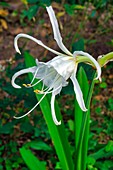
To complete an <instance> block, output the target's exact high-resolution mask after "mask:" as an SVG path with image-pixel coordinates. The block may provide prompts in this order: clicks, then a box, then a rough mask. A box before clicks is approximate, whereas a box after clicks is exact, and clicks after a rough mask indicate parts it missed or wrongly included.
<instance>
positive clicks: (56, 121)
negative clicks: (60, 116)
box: [51, 94, 61, 125]
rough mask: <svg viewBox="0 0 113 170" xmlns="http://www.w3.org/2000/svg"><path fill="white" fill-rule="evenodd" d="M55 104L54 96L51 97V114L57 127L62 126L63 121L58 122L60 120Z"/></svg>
mask: <svg viewBox="0 0 113 170" xmlns="http://www.w3.org/2000/svg"><path fill="white" fill-rule="evenodd" d="M54 102H55V95H54V94H52V97H51V112H52V117H53V121H54V123H55V124H56V125H60V124H61V121H59V122H58V120H57V118H56V114H55V107H54Z"/></svg>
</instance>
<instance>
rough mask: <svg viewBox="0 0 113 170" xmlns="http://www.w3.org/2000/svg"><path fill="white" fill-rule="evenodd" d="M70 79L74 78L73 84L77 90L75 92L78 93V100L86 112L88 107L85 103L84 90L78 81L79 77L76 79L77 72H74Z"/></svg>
mask: <svg viewBox="0 0 113 170" xmlns="http://www.w3.org/2000/svg"><path fill="white" fill-rule="evenodd" d="M70 79H71V80H72V82H73V85H74V91H75V94H76V99H77V102H78V104H79V106H80V108H81V109H82V110H83V111H84V112H86V111H87V109H86V107H85V103H84V99H83V94H82V91H81V89H80V86H79V84H78V81H77V79H76V77H75V74H73V75H72V76H71V77H70Z"/></svg>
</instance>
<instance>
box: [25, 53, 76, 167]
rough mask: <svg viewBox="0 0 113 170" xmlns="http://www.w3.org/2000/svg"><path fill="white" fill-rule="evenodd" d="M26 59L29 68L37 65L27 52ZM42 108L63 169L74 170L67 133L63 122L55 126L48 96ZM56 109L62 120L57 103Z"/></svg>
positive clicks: (43, 101) (41, 104)
mask: <svg viewBox="0 0 113 170" xmlns="http://www.w3.org/2000/svg"><path fill="white" fill-rule="evenodd" d="M24 57H25V63H26V66H27V67H32V66H34V65H35V60H34V59H33V58H32V56H31V55H29V54H28V53H27V52H25V54H24ZM30 79H32V75H31V74H30ZM40 86H41V84H38V86H35V87H34V89H36V88H39V89H41V88H40ZM36 98H37V100H40V98H41V95H36ZM40 108H41V110H42V113H43V116H44V118H45V120H46V123H47V126H48V129H49V133H50V136H51V138H52V141H53V143H54V146H55V149H56V152H57V155H58V158H59V160H60V163H61V167H62V169H63V170H73V169H74V166H73V161H72V157H71V152H70V146H69V143H68V140H67V136H66V133H65V128H64V124H63V121H62V124H61V125H60V126H56V125H55V124H54V122H53V119H52V116H51V109H50V101H48V98H47V96H46V97H45V98H44V99H43V100H42V102H41V103H40ZM55 108H56V113H57V117H58V119H59V120H60V119H61V113H60V109H59V107H58V105H57V104H56V103H55ZM42 126H43V125H42Z"/></svg>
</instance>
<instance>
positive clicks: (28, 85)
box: [23, 84, 31, 87]
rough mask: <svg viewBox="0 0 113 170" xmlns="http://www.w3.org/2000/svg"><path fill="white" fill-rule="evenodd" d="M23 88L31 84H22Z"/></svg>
mask: <svg viewBox="0 0 113 170" xmlns="http://www.w3.org/2000/svg"><path fill="white" fill-rule="evenodd" d="M23 86H24V87H31V84H23Z"/></svg>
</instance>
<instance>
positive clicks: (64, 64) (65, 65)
mask: <svg viewBox="0 0 113 170" xmlns="http://www.w3.org/2000/svg"><path fill="white" fill-rule="evenodd" d="M48 64H49V65H50V66H53V67H54V69H55V70H56V71H57V72H58V73H59V74H60V75H61V76H62V77H63V78H64V79H65V80H67V79H68V78H69V77H70V75H71V74H72V72H73V70H74V68H75V61H74V58H72V57H68V56H67V57H62V56H57V57H55V58H53V59H52V60H50V61H49V62H48Z"/></svg>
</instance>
